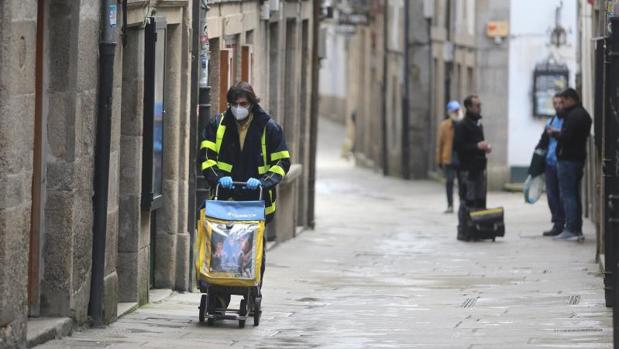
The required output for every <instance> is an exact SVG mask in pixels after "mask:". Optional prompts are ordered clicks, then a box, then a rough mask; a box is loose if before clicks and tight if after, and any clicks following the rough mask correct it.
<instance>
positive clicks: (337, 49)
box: [319, 24, 347, 98]
mask: <svg viewBox="0 0 619 349" xmlns="http://www.w3.org/2000/svg"><path fill="white" fill-rule="evenodd" d="M325 28H326V37H325V40H326V55H327V57H326V58H324V59H322V60H321V62H320V85H319V92H320V95H321V96H331V97H340V98H346V93H347V91H346V62H347V56H346V36H345V35H343V34H341V33H338V32H337V30H336V26H335V25H333V24H327V25H325Z"/></svg>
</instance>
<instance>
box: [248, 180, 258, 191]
mask: <svg viewBox="0 0 619 349" xmlns="http://www.w3.org/2000/svg"><path fill="white" fill-rule="evenodd" d="M260 185H261V183H260V181H259V180H257V179H256V178H250V179H248V180H247V189H251V190H256V189H258V187H259V186H260Z"/></svg>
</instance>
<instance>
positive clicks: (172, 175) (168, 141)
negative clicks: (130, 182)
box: [155, 24, 183, 288]
mask: <svg viewBox="0 0 619 349" xmlns="http://www.w3.org/2000/svg"><path fill="white" fill-rule="evenodd" d="M181 49H182V29H181V25H178V24H175V25H168V31H167V51H166V82H165V84H166V86H165V97H164V98H165V101H164V103H165V115H164V119H163V144H164V147H163V206H162V207H161V208H160V209H159V210H158V211H157V215H156V216H157V236H156V239H157V240H156V251H155V287H160V288H174V287H175V285H176V275H175V274H176V254H177V249H176V242H177V241H176V240H177V234H178V182H179V131H180V126H179V121H180V110H181V96H180V92H181V89H180V87H181V78H182V77H183V76H182V74H181V66H182V61H181V60H182V54H181Z"/></svg>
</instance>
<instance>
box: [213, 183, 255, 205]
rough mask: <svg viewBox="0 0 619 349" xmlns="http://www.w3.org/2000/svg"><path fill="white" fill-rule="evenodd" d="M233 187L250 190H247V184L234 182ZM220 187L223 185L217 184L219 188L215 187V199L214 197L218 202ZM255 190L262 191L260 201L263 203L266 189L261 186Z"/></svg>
mask: <svg viewBox="0 0 619 349" xmlns="http://www.w3.org/2000/svg"><path fill="white" fill-rule="evenodd" d="M232 185H233V186H235V185H238V186H239V187H241V188H242V189H245V190H249V189H248V188H247V182H232ZM220 186H221V184H219V183H217V186H216V187H215V197H213V199H214V200H217V199H218V198H219V187H220ZM255 190H260V196H259V197H258V200H260V201H262V193H263V192H264V188H263V187H262V184H261V185H259V186H258V188H257V189H255Z"/></svg>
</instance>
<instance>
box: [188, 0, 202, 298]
mask: <svg viewBox="0 0 619 349" xmlns="http://www.w3.org/2000/svg"><path fill="white" fill-rule="evenodd" d="M191 6H192V7H191V18H192V20H191V89H190V91H191V94H190V98H191V101H190V102H189V105H191V106H192V108H190V111H189V125H190V128H189V183H188V193H187V198H188V200H187V201H188V204H187V227H186V229H187V231H188V232H189V280H190V285H193V280H194V277H193V269H194V268H193V262H194V258H195V256H194V255H193V244H194V241H195V230H196V222H197V217H196V210H197V209H196V205H197V199H196V181H197V173H198V168H197V163H198V159H197V158H198V147H199V142H200V140H199V139H198V137H199V134H200V132H198V112H197V109H196V107H195V106H196V105H197V103H198V74H199V69H200V68H199V62H200V60H199V54H200V44H199V43H200V23H201V21H200V2H199V1H193V3H192V5H191ZM190 288H191V289H193V287H190Z"/></svg>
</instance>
